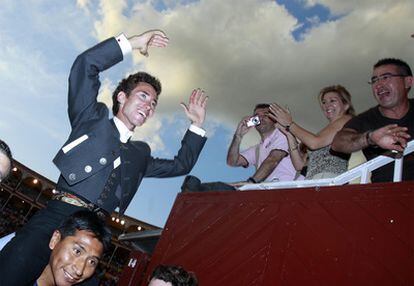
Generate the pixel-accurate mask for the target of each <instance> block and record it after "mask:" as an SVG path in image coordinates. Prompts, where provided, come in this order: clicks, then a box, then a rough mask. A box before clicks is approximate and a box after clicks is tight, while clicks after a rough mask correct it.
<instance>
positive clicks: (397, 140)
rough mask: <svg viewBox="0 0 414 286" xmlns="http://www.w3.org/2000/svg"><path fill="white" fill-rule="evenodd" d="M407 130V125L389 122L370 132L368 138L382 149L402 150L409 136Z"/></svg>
mask: <svg viewBox="0 0 414 286" xmlns="http://www.w3.org/2000/svg"><path fill="white" fill-rule="evenodd" d="M407 130H408V129H407V127H400V126H398V125H397V124H390V125H386V126H384V127H381V128H379V129H377V130H375V131H373V132H371V133H370V134H369V136H368V137H369V138H368V139H369V140H371V141H372V142H373V143H374V144H376V145H378V146H379V147H381V148H383V149H387V150H396V151H399V152H403V151H404V149H405V147H406V146H407V140H408V139H410V137H411V136H410V135H409V134H408V133H407Z"/></svg>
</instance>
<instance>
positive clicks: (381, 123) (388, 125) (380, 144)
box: [332, 58, 414, 182]
mask: <svg viewBox="0 0 414 286" xmlns="http://www.w3.org/2000/svg"><path fill="white" fill-rule="evenodd" d="M369 84H370V85H371V88H372V92H373V94H374V97H375V99H376V100H377V102H378V105H377V106H375V107H373V108H371V109H369V110H367V111H365V112H363V113H361V114H360V115H358V116H356V117H354V118H353V119H351V120H350V121H348V123H347V124H345V126H344V128H343V129H342V130H341V131H339V132H338V133H337V134H336V136H335V138H334V141H333V143H332V149H333V150H334V151H339V152H343V153H349V154H350V153H352V152H355V151H358V150H361V149H362V151H363V153H364V155H365V157H366V158H367V160H370V159H373V158H375V157H377V156H378V155H382V154H384V153H386V152H387V151H388V152H389V151H392V152H403V151H404V148H405V147H406V145H407V141H409V140H410V139H411V138H413V137H414V100H413V99H408V93H409V91H410V89H411V86H412V84H413V75H412V72H411V68H410V67H409V65H408V64H407V63H406V62H404V61H402V60H400V59H394V58H386V59H382V60H379V61H378V62H377V63H376V64H375V65H374V67H373V73H372V77H371V80H370V81H369ZM403 166H404V167H403V174H402V180H413V179H414V155H413V154H411V155H408V156H406V157H405V158H404V165H403ZM393 170H394V165H393V164H392V163H390V164H387V165H385V166H383V167H381V168H379V169H377V170H375V171H374V172H373V173H372V177H371V180H372V182H390V181H392V179H393Z"/></svg>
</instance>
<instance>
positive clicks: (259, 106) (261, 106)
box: [253, 103, 270, 112]
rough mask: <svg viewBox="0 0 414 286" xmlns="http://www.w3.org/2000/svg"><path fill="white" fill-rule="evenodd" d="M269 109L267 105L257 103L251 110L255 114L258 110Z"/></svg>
mask: <svg viewBox="0 0 414 286" xmlns="http://www.w3.org/2000/svg"><path fill="white" fill-rule="evenodd" d="M269 107H270V104H269V103H259V104H256V106H255V107H254V109H253V112H255V111H256V110H257V109H259V108H269Z"/></svg>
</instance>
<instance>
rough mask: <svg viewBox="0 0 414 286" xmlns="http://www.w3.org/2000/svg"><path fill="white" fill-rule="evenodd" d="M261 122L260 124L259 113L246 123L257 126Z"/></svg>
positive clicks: (249, 125)
mask: <svg viewBox="0 0 414 286" xmlns="http://www.w3.org/2000/svg"><path fill="white" fill-rule="evenodd" d="M259 124H260V118H259V116H258V115H256V116H253V117H251V118H250V119H249V121H247V123H246V125H247V127H251V126H257V125H259Z"/></svg>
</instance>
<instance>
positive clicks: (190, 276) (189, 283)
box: [148, 265, 198, 286]
mask: <svg viewBox="0 0 414 286" xmlns="http://www.w3.org/2000/svg"><path fill="white" fill-rule="evenodd" d="M150 279H151V280H150V282H149V284H148V286H197V285H198V281H197V277H196V276H195V274H194V273H192V272H187V271H186V270H185V269H184V268H182V267H180V266H170V265H158V266H157V267H156V268H155V269H154V271H153V272H152V274H151V278H150Z"/></svg>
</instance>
